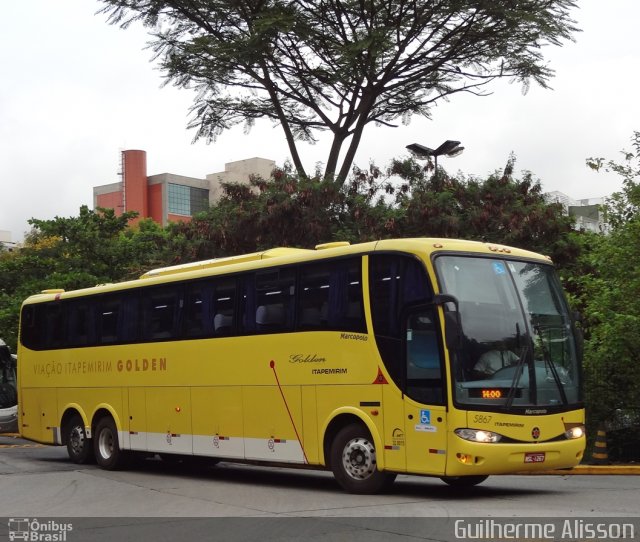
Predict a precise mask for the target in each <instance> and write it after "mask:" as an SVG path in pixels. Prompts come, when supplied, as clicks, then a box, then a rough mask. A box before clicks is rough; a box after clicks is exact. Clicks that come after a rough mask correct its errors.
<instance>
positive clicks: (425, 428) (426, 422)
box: [415, 410, 438, 433]
mask: <svg viewBox="0 0 640 542" xmlns="http://www.w3.org/2000/svg"><path fill="white" fill-rule="evenodd" d="M415 430H416V431H418V432H421V433H435V432H436V431H437V430H438V428H437V427H436V426H434V425H431V411H430V410H421V411H420V423H419V424H417V425H416V426H415Z"/></svg>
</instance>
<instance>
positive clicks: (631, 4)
mask: <svg viewBox="0 0 640 542" xmlns="http://www.w3.org/2000/svg"><path fill="white" fill-rule="evenodd" d="M578 3H579V4H580V9H578V10H576V11H575V12H574V18H575V19H576V20H577V22H578V26H579V27H580V28H581V29H582V32H581V33H579V34H577V35H576V40H577V41H576V42H575V43H572V42H568V43H566V44H565V45H564V46H563V47H562V48H549V49H548V51H547V52H546V58H547V59H548V61H549V63H550V65H551V67H552V68H553V69H555V70H556V77H555V78H554V79H553V80H552V82H551V85H552V87H553V90H543V89H540V88H539V87H535V86H532V87H531V89H530V91H529V92H528V93H527V94H526V95H523V94H522V91H521V90H522V89H521V88H520V86H518V85H517V84H512V85H510V84H507V83H505V82H500V83H499V84H496V85H494V86H493V87H492V90H493V91H494V92H493V94H492V95H491V96H489V97H484V98H478V97H473V96H470V95H469V96H466V95H458V96H453V97H452V98H451V100H450V101H449V102H447V103H443V104H441V105H439V106H438V107H436V108H435V109H434V110H433V119H432V120H426V119H421V118H417V117H414V118H413V120H412V122H411V124H410V125H408V126H400V127H398V128H395V129H394V128H376V127H373V126H371V127H370V128H368V129H367V130H366V131H365V134H364V137H363V140H362V143H361V145H360V149H359V152H358V154H357V156H356V163H357V164H358V165H359V166H361V167H366V166H367V165H368V164H369V162H370V161H371V160H374V161H375V162H376V164H378V165H380V166H384V165H386V164H387V163H388V161H389V160H390V159H391V158H393V157H400V156H404V155H406V151H405V146H406V145H407V144H409V143H413V142H417V143H422V144H424V145H427V146H430V147H436V146H438V145H439V144H440V143H441V142H442V141H444V140H445V139H457V140H460V141H461V142H462V144H463V146H464V147H465V148H466V150H465V152H464V153H463V154H462V155H461V156H459V157H457V158H452V159H446V158H445V159H442V161H441V162H440V164H441V165H443V166H444V167H445V168H447V170H448V171H449V172H451V173H455V172H457V171H462V172H464V173H466V174H473V175H480V176H482V175H486V174H488V173H490V172H492V171H494V170H496V169H500V170H501V169H502V168H503V167H504V164H505V163H506V160H507V158H508V156H509V153H510V152H511V151H513V152H514V153H515V154H516V156H517V163H516V174H520V172H521V171H522V170H528V171H531V172H533V174H534V175H535V176H536V177H538V178H539V179H540V180H541V182H542V185H543V188H544V190H545V191H553V190H559V191H562V192H565V193H567V194H568V195H570V196H571V197H573V198H576V199H579V198H590V197H599V196H604V195H608V194H610V193H611V192H613V191H614V190H617V189H619V188H620V182H619V179H618V178H617V177H615V176H611V175H609V176H607V175H604V174H602V173H600V174H596V173H593V172H591V171H590V170H588V169H587V168H586V166H585V159H586V158H587V157H590V156H604V157H607V158H616V159H617V158H618V157H619V156H620V155H619V151H620V150H621V149H623V148H626V149H629V148H630V139H631V135H632V133H633V131H634V130H640V91H639V89H640V84H639V83H640V70H639V69H638V68H639V62H640V40H638V39H637V23H638V21H639V20H640V2H638V1H637V0H610V1H608V2H603V1H602V0H579V2H578ZM100 6H101V5H100V4H99V3H98V2H97V1H96V0H61V1H59V2H52V1H51V0H20V1H14V2H4V3H3V6H2V7H3V10H2V11H3V13H2V17H1V18H0V67H1V68H2V72H1V74H0V200H1V207H0V210H1V212H0V230H9V231H11V232H12V238H13V241H20V240H21V239H22V237H23V233H24V232H25V231H27V230H28V224H27V220H28V219H29V218H32V217H33V218H39V219H48V218H53V217H54V216H75V215H77V214H78V209H79V207H80V206H81V205H83V204H87V205H89V206H91V205H92V204H93V192H92V187H93V186H96V185H100V184H106V183H111V182H116V181H118V180H119V179H118V176H117V172H118V169H119V159H120V151H121V150H124V149H142V150H146V151H147V169H148V174H149V175H153V174H157V173H164V172H169V173H177V174H181V175H187V176H193V177H200V178H204V176H205V175H207V174H208V173H213V172H216V171H222V170H223V169H224V164H225V162H230V161H234V160H241V159H244V158H251V157H254V156H259V157H262V158H269V159H273V160H275V161H276V162H277V163H278V164H279V165H281V164H283V163H284V161H285V160H286V159H287V158H288V149H287V147H286V144H285V141H284V137H283V135H282V133H281V129H280V128H279V127H277V126H276V127H273V126H272V125H271V124H270V123H267V122H265V123H263V124H260V123H258V124H257V125H256V127H255V128H254V129H253V130H252V131H251V132H250V133H249V134H244V132H243V129H242V127H237V128H236V129H234V130H232V131H229V132H227V133H225V134H223V135H222V136H221V137H220V138H219V139H218V141H217V142H216V143H214V144H211V145H207V144H205V143H204V142H203V141H199V142H197V143H195V144H192V143H191V141H192V139H193V136H194V133H193V131H192V130H187V129H186V125H187V119H188V108H189V106H190V104H191V102H192V97H193V96H192V94H191V93H190V92H189V91H185V90H179V89H176V88H173V87H171V86H166V87H162V76H161V73H160V72H159V71H158V70H157V69H156V68H155V67H154V65H153V64H152V63H151V62H150V60H151V56H152V54H151V51H149V50H148V49H145V44H146V43H147V41H148V36H147V35H146V33H145V30H144V29H143V28H142V27H141V26H137V27H131V28H129V29H127V30H122V29H120V28H118V27H114V26H110V25H108V24H107V23H106V18H105V16H104V15H100V14H96V12H97V10H98V9H99V8H100ZM326 154H327V145H326V144H322V142H320V143H319V144H317V145H315V146H304V147H303V160H304V161H305V165H306V167H307V168H308V170H309V171H312V170H313V166H314V164H315V163H316V162H318V161H321V160H323V159H324V157H325V156H326Z"/></svg>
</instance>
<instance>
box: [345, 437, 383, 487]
mask: <svg viewBox="0 0 640 542" xmlns="http://www.w3.org/2000/svg"><path fill="white" fill-rule="evenodd" d="M342 466H343V467H344V470H345V471H346V473H347V474H348V475H349V476H351V478H353V479H354V480H366V479H367V478H369V477H370V476H371V475H372V474H373V473H374V472H375V471H376V449H375V447H374V446H373V444H372V443H371V442H369V441H368V440H367V439H365V438H361V437H358V438H354V439H351V440H350V441H349V442H347V444H346V446H345V447H344V451H343V453H342Z"/></svg>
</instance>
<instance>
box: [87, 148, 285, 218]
mask: <svg viewBox="0 0 640 542" xmlns="http://www.w3.org/2000/svg"><path fill="white" fill-rule="evenodd" d="M274 167H275V162H274V161H273V160H266V159H264V158H249V159H247V160H239V161H236V162H229V163H227V164H225V171H222V172H219V173H211V174H209V175H207V176H206V178H204V179H198V178H195V177H186V176H184V175H176V174H173V173H160V174H158V175H151V176H148V175H147V153H146V152H145V151H141V150H126V151H122V155H121V170H120V172H119V175H121V177H122V180H121V181H120V182H116V183H111V184H106V185H101V186H95V187H94V188H93V205H94V208H95V207H105V208H111V209H115V211H116V215H118V216H120V215H121V214H122V213H123V212H125V211H138V213H139V216H138V218H137V219H136V221H137V220H140V219H141V218H152V219H153V220H155V221H156V222H158V223H159V224H162V225H163V226H166V225H167V224H168V223H169V222H178V221H183V222H184V221H189V220H191V217H192V216H193V215H194V214H196V213H198V212H200V211H204V210H206V209H207V208H208V207H209V205H211V204H214V203H215V202H216V201H217V200H218V199H219V197H220V193H221V190H220V183H222V182H239V183H246V182H248V180H249V177H250V176H251V175H259V176H261V177H263V178H268V177H269V175H270V174H271V172H272V171H273V168H274ZM134 222H135V221H134Z"/></svg>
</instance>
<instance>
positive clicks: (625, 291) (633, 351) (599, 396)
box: [579, 132, 640, 426]
mask: <svg viewBox="0 0 640 542" xmlns="http://www.w3.org/2000/svg"><path fill="white" fill-rule="evenodd" d="M632 143H633V149H634V150H633V151H632V152H629V151H622V154H623V157H624V161H623V162H622V163H620V162H616V161H614V160H608V161H606V160H605V159H604V158H590V159H588V160H587V165H589V166H590V167H591V168H592V169H595V170H600V169H605V170H607V171H612V172H614V173H617V174H618V175H620V176H621V177H622V183H623V188H622V190H621V191H620V192H616V193H614V194H613V195H612V196H611V197H610V198H607V200H606V205H605V215H606V217H607V222H608V224H609V226H610V232H609V233H608V234H606V235H599V236H598V239H597V241H596V242H594V243H593V244H592V248H591V250H590V251H588V252H584V254H583V256H582V258H581V260H582V267H583V269H588V270H589V272H588V273H584V272H583V273H581V276H580V279H579V283H580V286H581V289H582V292H583V293H582V300H583V304H584V318H585V325H586V327H587V331H588V341H587V343H586V349H585V377H586V393H587V401H588V407H589V408H588V416H589V420H590V421H591V422H592V425H594V426H595V425H596V424H597V423H602V422H608V423H613V422H614V421H615V419H616V418H620V413H622V418H624V419H626V420H627V421H628V420H635V423H636V426H637V423H638V421H640V384H638V383H639V382H640V332H639V330H640V296H638V292H640V132H635V133H634V135H633V137H632Z"/></svg>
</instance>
